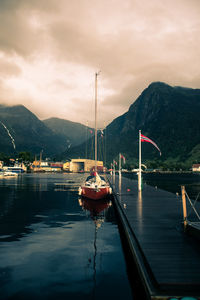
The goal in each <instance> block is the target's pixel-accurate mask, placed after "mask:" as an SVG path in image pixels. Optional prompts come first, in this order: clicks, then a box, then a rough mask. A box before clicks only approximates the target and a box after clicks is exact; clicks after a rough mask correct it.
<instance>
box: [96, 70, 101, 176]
mask: <svg viewBox="0 0 200 300" xmlns="http://www.w3.org/2000/svg"><path fill="white" fill-rule="evenodd" d="M99 74H100V71H99V72H98V73H95V172H96V171H97V76H98V75H99Z"/></svg>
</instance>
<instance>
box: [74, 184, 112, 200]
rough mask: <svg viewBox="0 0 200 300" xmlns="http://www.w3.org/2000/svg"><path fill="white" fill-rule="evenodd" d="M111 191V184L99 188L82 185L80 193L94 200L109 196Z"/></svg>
mask: <svg viewBox="0 0 200 300" xmlns="http://www.w3.org/2000/svg"><path fill="white" fill-rule="evenodd" d="M111 193H112V192H111V188H110V186H105V187H99V188H93V187H87V186H82V187H81V189H80V191H79V194H80V195H81V196H83V197H86V198H88V199H93V200H100V199H104V198H106V197H108V196H109V195H110V194H111Z"/></svg>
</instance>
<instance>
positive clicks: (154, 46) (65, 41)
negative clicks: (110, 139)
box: [0, 0, 200, 121]
mask: <svg viewBox="0 0 200 300" xmlns="http://www.w3.org/2000/svg"><path fill="white" fill-rule="evenodd" d="M199 13H200V1H199V0H190V1H188V0H173V1H172V0H169V1H167V2H166V1H165V2H163V1H160V0H152V1H146V0H128V1H122V0H116V1H106V0H102V1H96V0H95V1H90V0H73V1H65V0H59V1H57V0H48V1H47V0H34V1H27V0H1V1H0V27H1V31H0V55H1V53H3V56H0V76H2V78H3V79H2V82H1V89H2V91H3V93H2V94H3V95H4V96H3V97H4V98H5V97H7V99H8V102H9V101H10V100H9V99H11V98H12V97H13V98H15V99H14V100H13V101H20V100H19V99H20V97H21V99H22V100H23V101H24V99H27V100H26V104H29V108H31V107H33V109H35V111H36V110H37V113H38V114H40V115H41V116H42V117H45V116H44V113H45V111H44V109H43V106H45V105H46V102H45V101H47V100H44V91H45V92H46V93H48V95H47V98H48V99H49V105H48V109H46V113H47V114H48V116H49V114H50V109H52V115H53V114H54V113H57V115H60V116H61V115H62V111H63V110H65V105H66V101H67V103H68V107H69V108H71V115H73V118H74V119H73V120H74V121H76V120H75V118H76V114H77V120H79V119H80V118H79V116H81V115H84V114H87V105H85V106H84V107H83V105H82V103H83V101H84V102H85V103H88V98H87V97H88V95H86V94H85V95H82V94H80V96H79V97H78V96H77V95H74V94H73V93H72V90H73V89H74V90H76V91H77V90H80V91H81V88H80V85H81V84H80V81H81V76H80V75H79V69H80V70H83V69H85V70H86V72H85V74H88V73H89V72H91V73H94V72H95V71H97V70H101V71H102V74H101V81H100V82H101V83H100V85H101V89H102V90H103V93H104V96H102V97H101V98H102V104H103V107H104V108H105V109H104V110H103V109H102V111H101V112H100V114H101V115H102V116H103V117H104V118H105V119H106V120H107V121H108V120H110V119H112V118H113V116H114V117H115V116H117V115H119V114H121V113H123V112H125V111H126V110H127V109H128V107H129V106H130V105H131V104H132V103H133V101H135V99H136V98H137V97H138V96H139V94H140V93H141V92H142V91H143V90H144V89H145V88H146V87H147V86H148V85H149V84H150V83H151V82H152V81H164V82H166V83H168V84H170V85H183V86H188V87H193V88H197V87H199V86H200V77H199V69H200V68H199V64H200V62H199V53H200V21H199ZM45 57H46V58H47V59H48V60H49V64H52V65H54V68H53V67H52V68H51V69H50V71H51V72H52V74H51V76H52V77H51V78H50V79H49V81H48V80H46V78H45V75H44V80H41V82H40V83H38V82H37V78H36V77H37V76H36V75H35V74H36V72H37V68H38V74H39V75H40V74H41V72H44V70H43V69H42V71H41V67H40V65H39V62H40V61H41V63H42V60H43V59H44V58H45ZM19 58H20V60H19ZM36 61H37V68H36V63H35V62H36ZM25 63H26V65H25ZM56 65H57V67H56ZM61 66H65V67H66V68H68V69H69V72H68V73H67V75H66V73H64V72H63V68H61ZM73 68H74V71H72V70H73ZM27 69H28V70H29V69H30V73H31V72H32V73H31V74H33V75H32V77H31V76H29V83H27V80H28V79H26V78H25V75H26V72H27V71H26V72H25V70H27ZM59 69H60V70H61V71H62V72H63V75H62V74H61V72H59ZM53 72H54V75H53ZM70 72H72V73H73V76H71V75H70ZM76 72H77V80H76V79H75V76H74V74H75V73H76ZM82 73H84V72H82ZM3 74H4V75H5V78H4V77H3ZM44 74H45V73H44ZM46 75H47V76H46V77H48V75H49V74H46ZM53 76H54V77H55V78H53ZM65 76H67V78H66V77H65ZM87 76H88V75H87ZM9 77H10V78H13V77H16V79H17V78H18V79H20V78H21V80H24V84H26V86H24V88H23V89H22V90H21V92H19V93H18V94H17V97H16V94H15V91H14V90H12V88H13V86H11V85H9V84H10V83H9V82H8V81H6V80H7V79H8V78H9ZM85 77H86V75H85ZM78 80H79V82H78ZM84 80H85V78H84V75H82V85H84ZM88 81H90V78H89V77H88ZM28 88H29V90H28ZM59 91H60V92H59ZM40 92H41V99H43V102H44V103H41V105H40V106H38V103H39V101H40V99H36V97H40ZM56 93H58V94H59V93H60V94H59V95H60V96H59V97H60V98H62V99H61V100H60V102H59V103H60V111H59V107H56V109H53V108H54V107H55V106H54V105H55V104H54V103H55V102H56V101H55V97H56ZM62 95H63V96H62ZM1 98H2V96H1ZM0 101H2V100H0ZM28 101H29V102H28ZM50 102H51V103H50ZM74 103H76V105H74ZM38 107H41V110H42V112H41V113H40V112H39V110H38ZM80 107H82V109H79V108H80ZM113 107H115V109H113ZM81 110H83V111H84V113H82V114H81ZM103 117H100V119H101V120H102V119H103ZM84 121H85V120H84Z"/></svg>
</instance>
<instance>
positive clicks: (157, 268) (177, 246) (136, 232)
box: [110, 176, 200, 299]
mask: <svg viewBox="0 0 200 300" xmlns="http://www.w3.org/2000/svg"><path fill="white" fill-rule="evenodd" d="M110 180H111V182H112V186H113V190H114V205H115V207H116V211H117V213H118V218H119V222H120V224H121V228H122V234H123V235H124V238H125V239H126V241H127V245H128V247H129V250H130V252H131V256H132V259H133V262H134V264H135V266H136V268H137V270H138V274H139V277H140V279H141V281H142V284H143V288H144V290H145V292H146V297H147V299H199V297H200V273H199V268H200V243H199V239H198V238H196V237H194V236H193V235H188V234H186V233H185V232H184V226H183V207H182V199H181V196H180V195H178V194H175V193H170V192H167V191H164V190H161V189H158V188H157V186H156V187H152V186H149V185H146V184H143V187H142V190H141V191H140V192H138V183H137V181H136V180H131V179H129V178H124V177H123V180H122V181H121V182H120V181H119V177H118V176H115V177H112V178H111V179H110ZM196 207H197V210H199V209H200V205H199V203H196ZM183 297H193V298H183Z"/></svg>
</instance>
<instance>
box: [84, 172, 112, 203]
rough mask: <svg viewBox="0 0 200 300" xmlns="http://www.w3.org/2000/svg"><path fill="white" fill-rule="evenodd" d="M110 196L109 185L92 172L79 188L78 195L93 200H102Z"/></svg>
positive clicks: (101, 177)
mask: <svg viewBox="0 0 200 300" xmlns="http://www.w3.org/2000/svg"><path fill="white" fill-rule="evenodd" d="M110 194H112V189H111V187H110V185H109V184H108V183H107V182H106V180H105V178H104V177H103V176H99V174H98V173H97V172H93V173H92V174H91V175H90V176H88V178H87V179H86V181H85V182H84V184H83V185H82V186H81V187H80V188H79V195H81V196H83V197H86V198H89V199H93V200H99V199H104V198H106V197H108V196H109V195H110Z"/></svg>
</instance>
